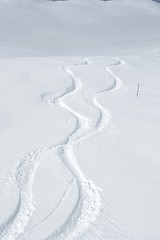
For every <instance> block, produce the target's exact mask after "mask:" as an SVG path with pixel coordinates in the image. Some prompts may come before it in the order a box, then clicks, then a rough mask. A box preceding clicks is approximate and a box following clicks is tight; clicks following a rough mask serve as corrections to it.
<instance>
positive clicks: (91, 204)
mask: <svg viewBox="0 0 160 240" xmlns="http://www.w3.org/2000/svg"><path fill="white" fill-rule="evenodd" d="M114 59H115V63H113V64H110V65H107V66H106V67H105V71H106V72H108V73H109V74H110V75H111V76H112V78H113V82H112V84H111V85H110V86H108V85H107V84H106V85H104V86H105V88H104V90H101V91H98V92H97V93H96V94H94V95H93V94H91V95H90V98H87V100H86V99H85V101H86V102H87V104H88V105H89V107H93V108H94V109H95V110H96V112H97V117H96V119H91V118H90V117H89V114H88V115H87V116H83V115H82V114H80V113H79V112H78V111H75V110H73V109H72V108H71V107H70V106H69V105H67V104H66V103H65V99H66V98H69V97H70V96H72V97H73V96H75V95H76V94H78V93H81V92H82V93H83V90H84V88H85V86H84V84H83V83H82V82H81V80H80V79H79V78H78V77H77V76H76V75H75V74H74V73H73V72H72V70H71V68H72V67H73V66H74V67H75V66H83V65H84V68H85V67H87V66H88V65H90V64H94V63H93V62H91V61H90V60H88V59H87V58H84V60H83V61H82V63H78V64H74V65H70V66H68V67H62V70H63V72H64V73H65V76H66V79H67V84H66V88H65V90H63V91H62V92H61V93H60V94H59V95H58V96H55V95H54V96H52V95H51V94H49V95H47V94H43V96H42V98H43V100H45V101H47V103H48V104H50V105H54V106H56V107H57V108H59V109H61V110H62V111H63V112H65V114H67V115H68V116H69V118H74V119H75V121H76V124H75V128H74V129H73V130H72V132H71V133H70V134H69V135H68V136H67V137H66V138H65V139H64V140H63V141H62V142H60V143H58V144H57V145H55V146H51V147H50V148H42V149H38V150H36V151H34V152H32V153H29V154H27V155H25V156H24V157H22V158H21V160H20V163H19V165H18V166H17V168H16V171H15V181H16V184H17V188H18V192H19V201H18V203H17V206H16V207H15V209H14V210H13V212H12V213H11V215H10V216H9V217H8V218H7V219H6V220H5V222H3V223H2V224H1V225H0V239H2V240H15V239H23V237H24V236H27V234H29V233H31V232H32V231H34V229H35V228H36V227H38V226H39V225H40V224H42V223H43V222H44V221H45V220H47V219H49V218H50V216H51V215H53V214H54V213H55V211H56V210H57V209H58V207H59V206H60V205H61V204H62V203H63V204H64V199H65V196H66V194H67V193H68V189H66V190H65V192H64V194H63V195H62V197H61V199H60V200H59V202H58V204H57V206H56V207H55V209H54V210H53V211H52V212H51V213H50V214H49V215H48V216H47V217H46V218H45V219H43V220H42V221H41V222H40V223H38V224H37V225H35V226H34V227H32V228H31V229H30V230H28V232H25V229H26V227H27V225H28V223H29V220H30V219H31V217H32V216H33V214H34V211H35V208H34V203H33V199H34V197H33V194H32V186H33V183H34V177H35V173H36V170H37V169H38V166H39V164H40V163H41V161H43V159H44V158H47V154H48V153H49V152H50V151H51V150H52V151H53V149H54V150H55V151H56V154H57V155H58V157H59V159H60V160H61V161H62V163H63V164H64V165H65V167H66V168H67V169H68V171H69V172H70V173H71V174H72V175H73V179H72V181H71V183H70V184H69V185H73V183H74V184H75V183H76V185H77V188H78V197H77V201H76V204H75V206H74V208H73V209H72V211H71V213H70V215H69V216H68V217H67V219H65V221H64V223H63V224H62V225H61V226H60V227H59V228H58V229H57V230H55V231H54V232H53V233H52V234H51V235H49V236H48V237H46V238H45V239H44V240H52V239H53V240H54V239H56V240H61V239H65V240H72V239H80V238H81V237H82V236H83V234H84V233H85V231H86V230H88V229H89V228H90V227H91V226H93V225H94V224H95V223H96V220H97V218H98V217H99V216H100V214H101V211H102V209H103V201H102V199H103V192H102V190H101V189H100V188H98V187H97V186H96V185H95V184H94V183H93V182H92V181H91V180H90V179H88V178H87V177H86V176H85V175H84V174H83V172H82V170H81V169H80V167H79V165H78V163H77V159H76V157H75V155H74V148H75V146H76V145H77V144H79V143H81V142H82V141H84V140H85V139H89V138H92V137H93V136H95V135H96V134H99V133H100V132H103V130H104V129H105V128H106V127H107V125H108V123H109V121H110V119H111V113H110V111H109V110H107V109H105V108H104V107H103V106H102V105H101V104H100V103H99V102H98V97H99V96H100V95H101V94H102V93H104V92H107V91H115V90H117V89H119V88H120V87H121V86H122V84H123V82H122V80H121V79H120V78H118V77H117V76H116V75H115V74H114V73H113V72H112V70H111V67H112V66H114V67H115V66H117V67H118V66H122V65H124V64H125V62H124V61H122V60H120V59H119V58H114ZM106 83H107V81H106ZM69 187H70V186H68V188H69ZM127 239H128V238H127Z"/></svg>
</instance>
